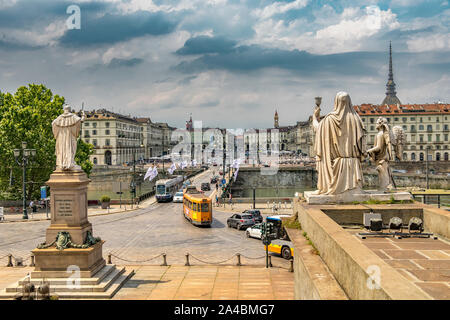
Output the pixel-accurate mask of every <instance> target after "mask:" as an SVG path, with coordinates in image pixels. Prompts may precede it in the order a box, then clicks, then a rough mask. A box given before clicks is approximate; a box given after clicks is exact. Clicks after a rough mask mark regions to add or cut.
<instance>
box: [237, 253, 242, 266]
mask: <svg viewBox="0 0 450 320" xmlns="http://www.w3.org/2000/svg"><path fill="white" fill-rule="evenodd" d="M236 256H237V261H238V262H237V264H236V265H237V266H242V263H241V254H240V253H238V254H236Z"/></svg>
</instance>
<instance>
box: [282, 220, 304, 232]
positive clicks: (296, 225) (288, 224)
mask: <svg viewBox="0 0 450 320" xmlns="http://www.w3.org/2000/svg"><path fill="white" fill-rule="evenodd" d="M282 226H283V227H284V228H291V229H299V230H300V229H301V228H302V225H301V224H300V222H298V220H297V219H290V218H289V219H282Z"/></svg>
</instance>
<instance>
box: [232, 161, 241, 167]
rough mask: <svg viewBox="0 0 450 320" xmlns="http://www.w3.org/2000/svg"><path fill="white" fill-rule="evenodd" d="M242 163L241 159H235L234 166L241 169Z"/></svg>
mask: <svg viewBox="0 0 450 320" xmlns="http://www.w3.org/2000/svg"><path fill="white" fill-rule="evenodd" d="M240 164H241V159H234V161H233V166H232V167H233V168H234V169H239V165H240Z"/></svg>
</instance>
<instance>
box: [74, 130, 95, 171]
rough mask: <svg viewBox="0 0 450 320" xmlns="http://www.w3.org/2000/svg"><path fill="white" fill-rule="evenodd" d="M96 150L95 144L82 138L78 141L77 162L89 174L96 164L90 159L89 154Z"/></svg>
mask: <svg viewBox="0 0 450 320" xmlns="http://www.w3.org/2000/svg"><path fill="white" fill-rule="evenodd" d="M93 152H94V146H93V145H92V144H89V143H86V142H84V141H83V140H81V139H78V142H77V153H76V154H75V162H76V163H77V164H78V165H79V166H81V169H83V171H84V172H86V174H87V175H88V176H89V175H90V174H91V171H92V167H93V166H94V165H93V164H92V162H91V161H90V160H89V156H90V155H91V154H92V153H93Z"/></svg>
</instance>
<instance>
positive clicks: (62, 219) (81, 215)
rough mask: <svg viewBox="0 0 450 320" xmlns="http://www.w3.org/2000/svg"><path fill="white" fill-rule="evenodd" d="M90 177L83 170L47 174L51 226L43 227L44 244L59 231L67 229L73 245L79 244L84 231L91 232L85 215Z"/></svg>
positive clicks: (51, 240) (50, 240) (84, 233)
mask: <svg viewBox="0 0 450 320" xmlns="http://www.w3.org/2000/svg"><path fill="white" fill-rule="evenodd" d="M90 181H91V180H89V179H88V177H87V176H86V174H85V173H84V172H83V171H55V172H54V173H52V174H51V175H50V180H48V181H47V185H48V186H50V191H51V198H50V208H51V225H50V227H49V228H48V229H47V233H46V243H51V242H53V241H54V240H55V238H56V235H57V234H58V232H60V231H67V232H69V233H70V236H71V237H72V241H73V242H74V243H76V244H82V243H83V242H84V240H85V239H86V233H87V232H88V231H89V232H91V234H92V225H91V224H90V223H89V221H88V218H87V207H88V203H87V186H88V184H89V182H90Z"/></svg>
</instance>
